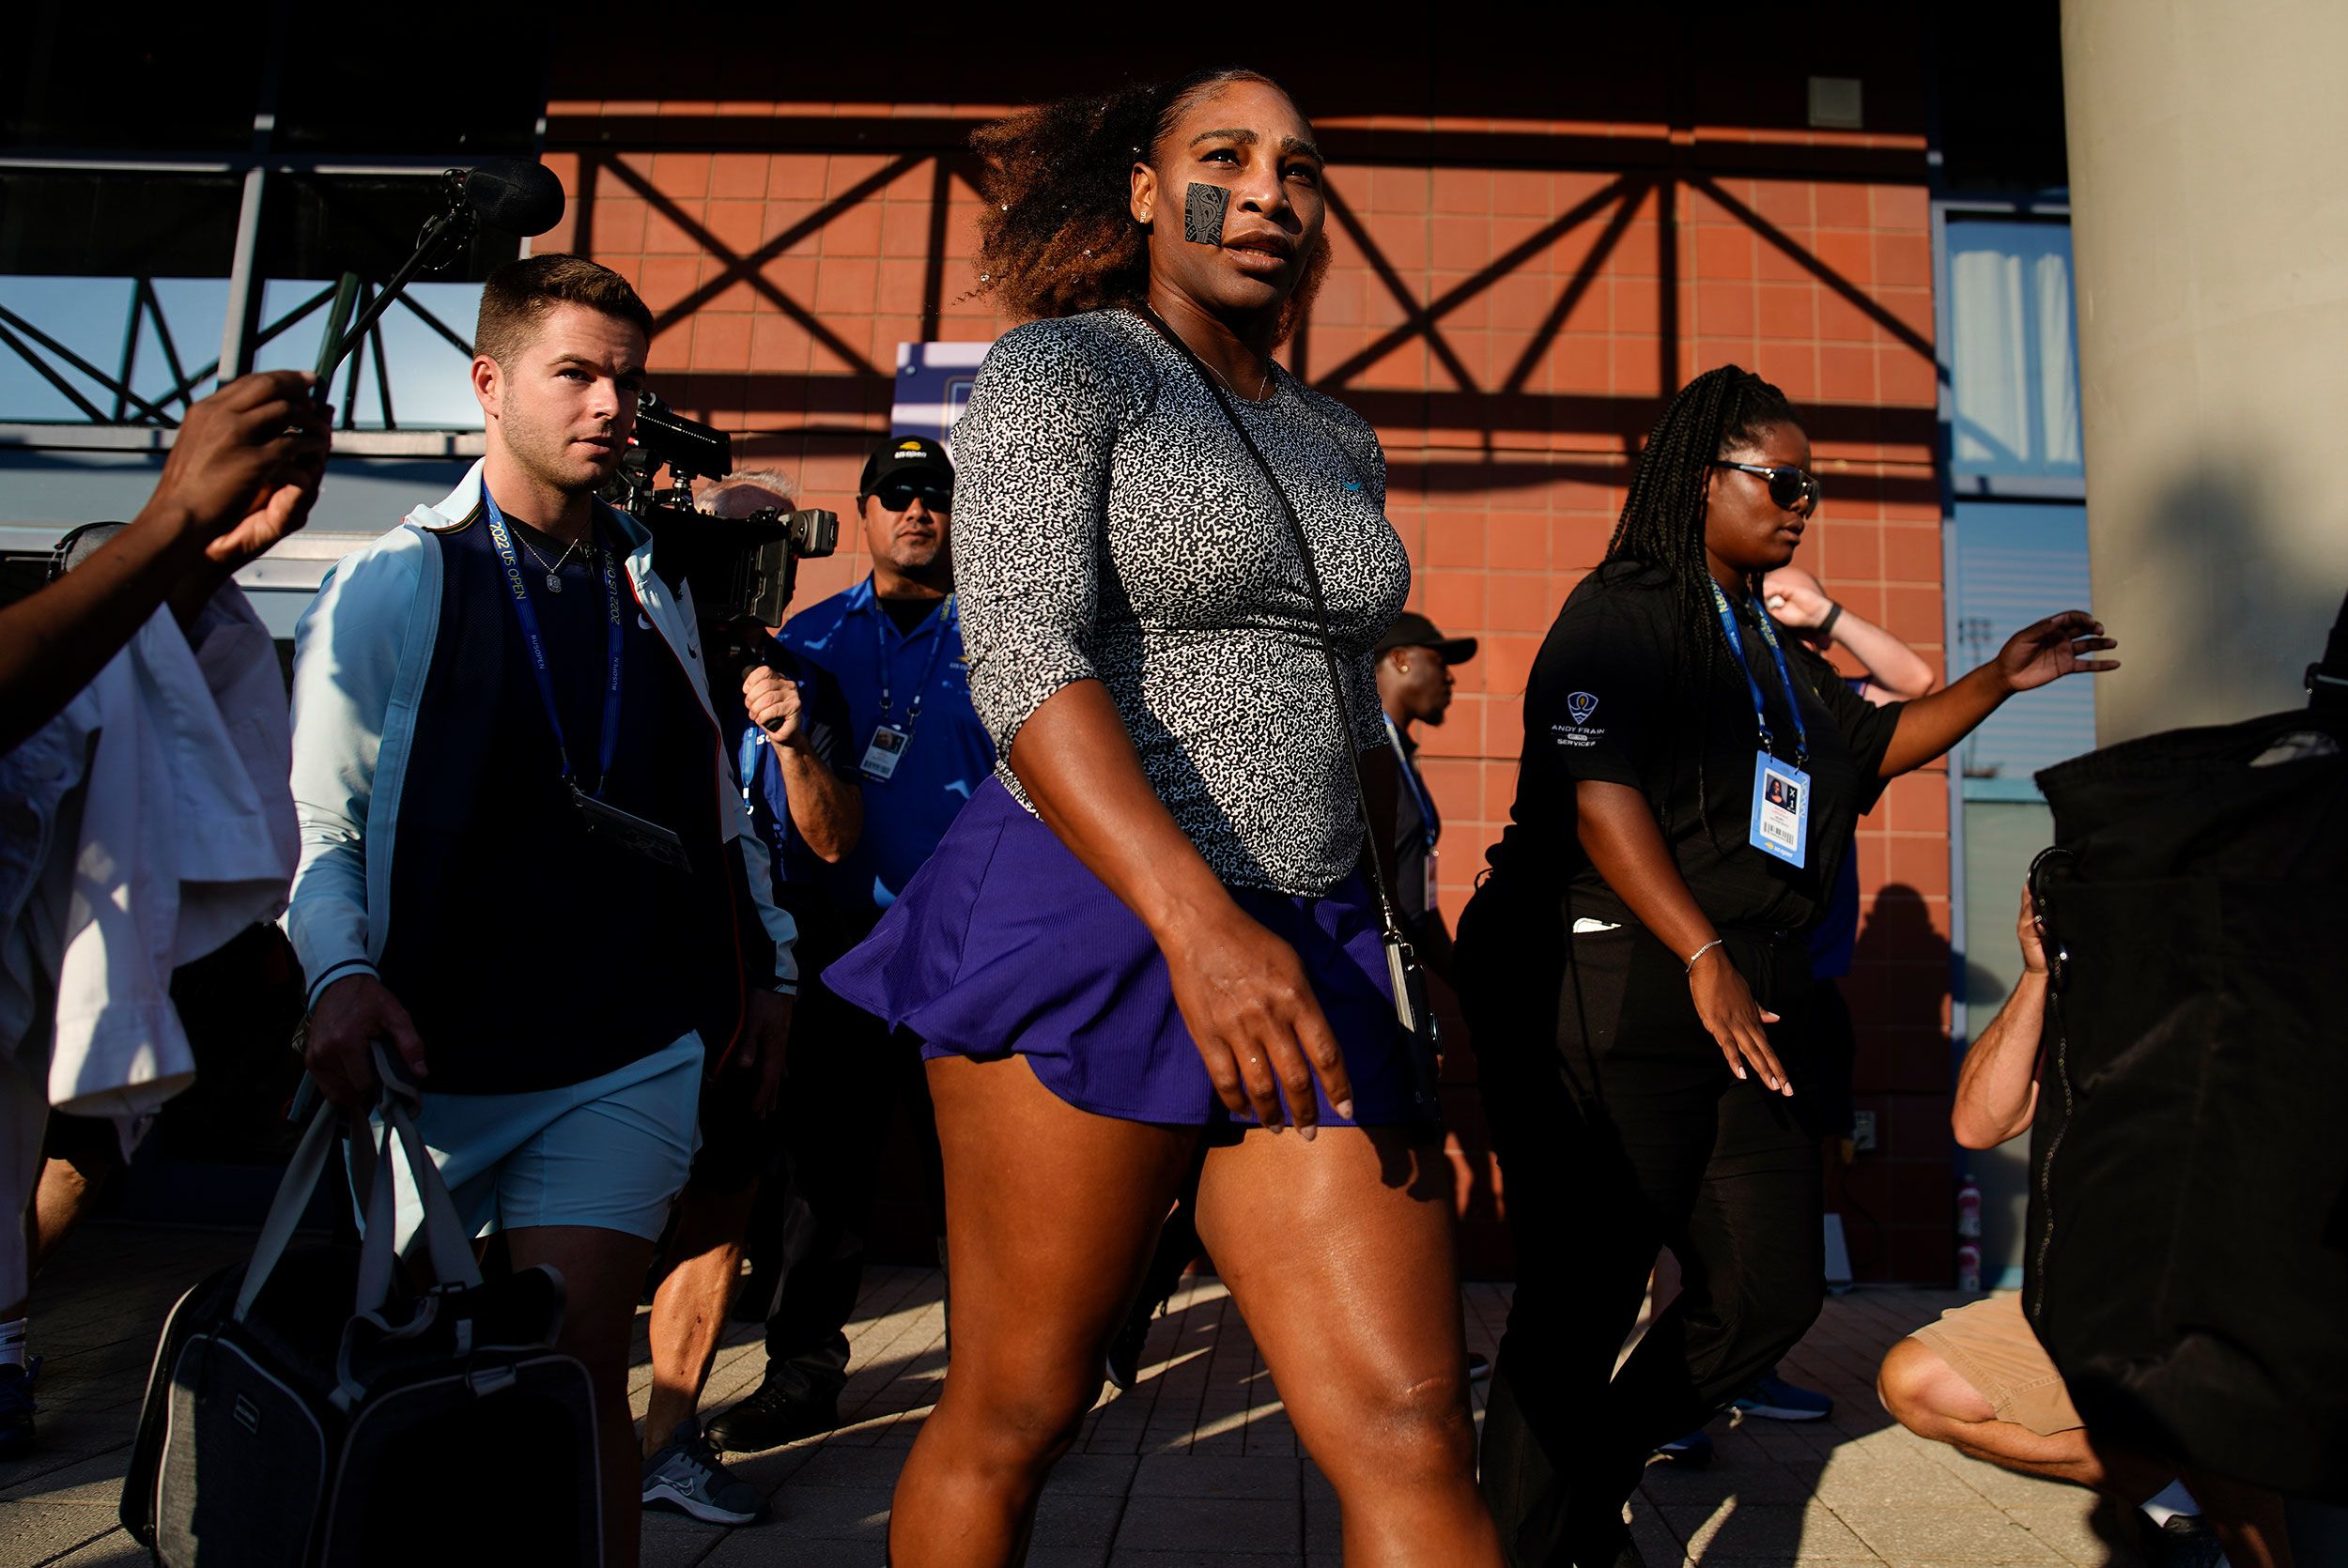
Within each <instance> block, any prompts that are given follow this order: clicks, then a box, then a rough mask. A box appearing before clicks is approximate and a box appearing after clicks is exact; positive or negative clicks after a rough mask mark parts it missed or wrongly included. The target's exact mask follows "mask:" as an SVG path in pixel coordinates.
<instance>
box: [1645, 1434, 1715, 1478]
mask: <svg viewBox="0 0 2348 1568" xmlns="http://www.w3.org/2000/svg"><path fill="white" fill-rule="evenodd" d="M1655 1457H1656V1458H1658V1459H1661V1460H1662V1461H1663V1462H1664V1463H1665V1464H1667V1465H1676V1466H1678V1467H1679V1468H1681V1469H1683V1470H1700V1469H1702V1468H1705V1467H1706V1466H1707V1465H1709V1464H1710V1463H1711V1462H1712V1439H1711V1437H1709V1436H1708V1435H1707V1434H1706V1433H1703V1432H1691V1433H1689V1434H1688V1435H1687V1436H1686V1437H1674V1438H1673V1439H1672V1440H1671V1441H1670V1442H1668V1443H1658V1444H1656V1446H1655Z"/></svg>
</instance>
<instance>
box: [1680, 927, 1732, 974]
mask: <svg viewBox="0 0 2348 1568" xmlns="http://www.w3.org/2000/svg"><path fill="white" fill-rule="evenodd" d="M1726 940H1727V939H1726V938H1725V937H1718V936H1716V937H1714V938H1713V939H1712V940H1711V941H1709V942H1707V943H1706V944H1705V945H1703V946H1701V947H1699V948H1697V949H1696V950H1695V951H1694V952H1692V953H1690V954H1689V955H1688V973H1689V974H1691V975H1692V974H1694V973H1695V972H1696V960H1698V959H1700V958H1702V957H1703V956H1704V955H1705V954H1707V953H1708V952H1710V951H1711V950H1712V949H1713V948H1715V947H1717V946H1719V945H1721V944H1722V942H1724V941H1726Z"/></svg>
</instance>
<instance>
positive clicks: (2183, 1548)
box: [2139, 1514, 2226, 1568]
mask: <svg viewBox="0 0 2348 1568" xmlns="http://www.w3.org/2000/svg"><path fill="white" fill-rule="evenodd" d="M2139 1517H2141V1515H2139ZM2143 1535H2144V1560H2145V1561H2146V1562H2149V1563H2151V1564H2152V1565H2153V1568H2225V1563H2226V1548H2225V1546H2224V1545H2223V1544H2222V1543H2220V1542H2219V1541H2218V1539H2217V1531H2216V1530H2212V1529H2210V1528H2209V1526H2208V1524H2207V1523H2206V1522H2204V1521H2203V1520H2202V1519H2201V1515H2199V1514H2170V1515H2169V1517H2168V1518H2167V1519H2165V1520H2163V1521H2162V1522H2161V1523H2159V1524H2158V1525H2155V1524H2154V1523H2153V1522H2152V1520H2150V1519H2145V1520H2144V1530H2143Z"/></svg>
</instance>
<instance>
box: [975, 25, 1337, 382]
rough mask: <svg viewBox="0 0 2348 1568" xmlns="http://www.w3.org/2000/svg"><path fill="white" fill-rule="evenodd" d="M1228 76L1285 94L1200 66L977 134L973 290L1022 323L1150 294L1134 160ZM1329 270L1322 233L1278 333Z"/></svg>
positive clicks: (1043, 107) (1287, 328)
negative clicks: (1135, 202) (979, 197)
mask: <svg viewBox="0 0 2348 1568" xmlns="http://www.w3.org/2000/svg"><path fill="white" fill-rule="evenodd" d="M1233 82H1259V83H1261V84H1263V85H1265V86H1268V87H1272V88H1275V89H1277V90H1278V91H1281V92H1283V93H1285V92H1286V91H1287V90H1288V89H1287V88H1285V87H1281V86H1280V85H1279V84H1278V83H1277V82H1274V80H1273V79H1272V78H1271V77H1269V76H1266V75H1264V74H1263V73H1262V72H1261V71H1258V70H1247V69H1239V68H1235V67H1233V68H1224V69H1214V70H1201V71H1196V72H1194V73H1192V74H1191V75H1188V76H1185V77H1183V78H1182V79H1181V80H1179V81H1175V82H1153V83H1143V84H1139V85H1129V86H1124V87H1120V88H1119V89H1118V90H1117V91H1115V92H1113V93H1110V94H1108V95H1107V96H1105V97H1088V98H1070V99H1062V100H1059V101H1058V102H1057V103H1044V104H1039V105H1037V106H1036V107H1034V108H1032V109H1025V110H1022V111H1020V112H1019V113H1018V114H1016V115H1012V116H1011V117H1009V118H1008V119H1002V120H997V121H996V122H995V123H994V124H993V125H988V126H982V127H981V128H980V129H979V130H978V131H974V132H972V134H971V137H970V146H971V147H972V149H973V150H974V151H976V152H977V153H978V155H979V158H980V160H981V165H982V172H981V176H980V190H981V194H983V195H984V196H985V198H986V210H985V211H984V212H983V213H982V214H981V216H980V219H979V285H978V288H977V289H976V290H975V292H976V293H979V294H993V295H995V296H996V297H997V298H998V299H999V300H1001V301H1002V303H1003V305H1004V307H1005V308H1006V309H1007V310H1008V311H1009V312H1010V313H1011V314H1012V315H1015V316H1018V317H1020V318H1022V319H1034V318H1036V317H1039V316H1059V315H1077V314H1079V313H1081V312H1084V311H1092V310H1100V309H1102V308H1103V307H1104V306H1107V305H1135V304H1139V303H1140V302H1141V301H1142V300H1145V299H1147V298H1148V296H1149V292H1150V240H1149V235H1148V233H1147V232H1146V231H1145V230H1143V228H1142V227H1141V225H1139V224H1138V223H1135V222H1134V217H1133V209H1132V178H1131V177H1132V171H1133V166H1134V164H1135V163H1136V162H1147V161H1150V160H1151V158H1152V157H1153V155H1154V154H1155V152H1156V149H1157V146H1158V144H1159V143H1160V142H1162V141H1163V140H1164V139H1165V137H1166V133H1167V131H1170V130H1171V129H1172V127H1173V125H1174V122H1175V121H1176V120H1178V119H1180V118H1182V115H1184V114H1185V113H1187V112H1188V111H1189V110H1190V109H1191V107H1192V106H1193V105H1195V104H1197V102H1198V101H1199V100H1201V99H1203V98H1205V97H1206V96H1207V95H1208V94H1210V93H1212V92H1213V91H1214V90H1215V89H1216V88H1218V87H1221V86H1224V85H1227V84H1229V83H1233ZM1328 267H1329V242H1328V238H1327V237H1326V236H1325V235H1324V236H1322V237H1321V239H1320V240H1319V241H1318V242H1317V243H1316V244H1315V245H1314V246H1313V249H1312V253H1311V254H1309V255H1307V256H1306V257H1305V269H1304V273H1303V275H1302V276H1301V277H1300V278H1299V279H1298V281H1297V285H1296V289H1295V291H1294V292H1293V293H1291V294H1290V296H1289V298H1288V302H1287V303H1286V304H1285V305H1283V306H1282V307H1281V311H1280V325H1279V332H1278V337H1279V340H1280V341H1283V342H1285V341H1286V340H1287V338H1288V336H1289V334H1290V332H1292V331H1295V328H1296V323H1297V322H1298V321H1300V320H1302V319H1303V317H1304V315H1305V310H1306V309H1307V308H1309V307H1310V305H1311V303H1312V298H1313V295H1314V294H1315V293H1316V292H1317V291H1318V290H1319V289H1320V287H1321V275H1322V274H1323V273H1324V272H1326V271H1327V270H1328Z"/></svg>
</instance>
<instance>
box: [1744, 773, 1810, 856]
mask: <svg viewBox="0 0 2348 1568" xmlns="http://www.w3.org/2000/svg"><path fill="white" fill-rule="evenodd" d="M1752 843H1753V848H1754V849H1756V850H1759V851H1761V852H1762V853H1764V854H1773V855H1775V856H1777V857H1778V858H1779V859H1780V860H1783V861H1786V862H1788V863H1789V864H1792V865H1795V866H1800V865H1803V864H1805V863H1806V861H1807V857H1808V854H1809V850H1810V776H1809V775H1808V774H1807V773H1805V772H1803V771H1802V770H1801V769H1800V768H1798V767H1796V766H1794V764H1793V763H1791V762H1782V761H1778V760H1777V759H1776V758H1774V757H1772V756H1770V755H1769V753H1768V752H1766V751H1765V752H1762V753H1761V754H1760V755H1759V756H1758V757H1756V758H1754V759H1753V832H1752Z"/></svg>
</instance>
